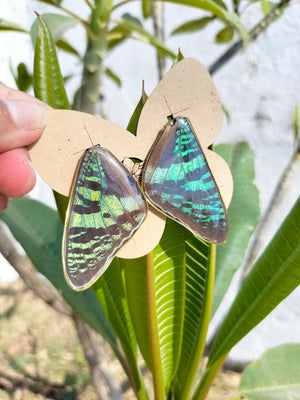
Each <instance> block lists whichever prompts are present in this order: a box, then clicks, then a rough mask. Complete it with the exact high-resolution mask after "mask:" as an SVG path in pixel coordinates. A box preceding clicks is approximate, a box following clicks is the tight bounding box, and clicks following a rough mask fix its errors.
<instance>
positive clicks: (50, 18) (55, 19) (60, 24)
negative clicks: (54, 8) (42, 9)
mask: <svg viewBox="0 0 300 400" xmlns="http://www.w3.org/2000/svg"><path fill="white" fill-rule="evenodd" d="M41 18H42V19H43V21H44V22H45V23H46V24H47V26H48V28H49V30H50V32H51V35H52V39H53V41H54V42H57V41H58V39H60V38H61V36H62V35H63V34H64V33H65V32H66V31H67V30H69V29H70V28H73V27H74V26H75V25H77V24H78V21H76V20H75V19H73V18H70V17H66V16H65V15H61V14H52V13H46V14H42V15H41ZM38 29H39V21H38V19H36V20H35V21H34V23H33V24H32V26H31V29H30V36H31V41H32V44H33V46H35V43H36V37H37V34H38Z"/></svg>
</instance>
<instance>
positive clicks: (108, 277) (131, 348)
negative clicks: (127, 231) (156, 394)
mask: <svg viewBox="0 0 300 400" xmlns="http://www.w3.org/2000/svg"><path fill="white" fill-rule="evenodd" d="M93 288H94V290H95V293H96V296H97V297H98V299H99V302H100V304H101V305H102V307H103V309H104V311H105V313H106V316H107V318H108V319H109V321H110V323H111V325H112V327H113V329H114V331H115V332H116V334H117V336H118V339H119V340H120V343H121V346H122V349H123V351H124V353H125V355H126V359H127V361H128V364H129V367H130V371H131V372H130V373H129V374H128V377H129V379H130V380H131V384H132V385H133V388H134V390H135V392H136V393H139V394H140V396H141V397H140V398H141V399H142V398H145V399H146V391H145V388H144V385H143V381H142V374H141V372H140V369H139V367H138V363H137V349H136V338H135V334H134V330H133V327H132V323H131V319H130V314H129V310H128V304H127V300H126V297H125V290H124V285H123V278H122V270H121V265H120V262H119V259H118V258H117V257H115V258H114V259H113V261H112V263H111V264H110V266H109V268H108V269H107V270H106V271H105V273H104V274H103V275H102V276H101V277H100V278H99V279H98V280H97V281H96V282H95V284H94V285H93Z"/></svg>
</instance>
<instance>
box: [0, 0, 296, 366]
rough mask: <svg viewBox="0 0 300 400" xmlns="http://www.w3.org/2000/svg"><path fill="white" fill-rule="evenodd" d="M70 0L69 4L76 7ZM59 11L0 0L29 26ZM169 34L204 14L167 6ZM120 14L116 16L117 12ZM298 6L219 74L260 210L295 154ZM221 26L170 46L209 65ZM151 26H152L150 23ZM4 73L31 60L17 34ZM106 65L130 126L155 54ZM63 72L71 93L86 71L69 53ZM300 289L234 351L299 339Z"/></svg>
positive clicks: (135, 48)
mask: <svg viewBox="0 0 300 400" xmlns="http://www.w3.org/2000/svg"><path fill="white" fill-rule="evenodd" d="M74 3H75V2H74V1H71V0H68V1H66V2H65V4H66V6H68V5H70V7H74V6H73V4H74ZM76 7H78V8H77V9H76V10H75V11H77V12H78V14H80V15H81V16H84V15H85V14H86V12H87V9H86V6H85V4H84V2H79V1H78V2H77V6H76ZM34 10H36V11H38V12H40V13H43V12H55V10H54V9H53V8H51V7H49V6H46V5H44V4H42V3H39V2H36V1H32V0H2V1H1V3H0V18H4V19H7V20H11V21H15V22H17V23H19V24H21V25H22V26H24V27H26V28H29V27H30V24H31V22H32V21H33V19H34V14H33V11H34ZM165 11H166V13H165V14H166V31H167V36H168V35H169V33H170V32H171V31H172V29H173V28H174V27H176V26H177V25H179V24H180V23H182V22H185V21H187V20H189V19H195V18H198V17H200V16H201V15H202V13H201V12H200V11H197V10H196V9H192V8H187V7H180V6H175V5H172V4H167V5H166V7H165ZM123 12H130V13H132V14H134V15H135V16H137V17H139V16H140V6H139V3H138V2H132V3H130V4H128V5H127V6H126V7H123V8H121V9H119V10H118V15H121V14H122V13H123ZM115 17H117V14H116V15H115ZM260 18H261V14H260V10H259V4H255V5H253V6H252V7H249V9H248V10H247V11H246V13H245V15H244V22H245V24H246V25H247V27H249V28H250V27H252V26H253V25H254V24H255V23H256V22H257V21H258V20H259V19H260ZM299 19H300V7H299V3H298V4H296V3H295V2H294V5H293V6H291V7H289V8H288V9H287V10H286V12H285V14H284V16H283V17H282V18H281V19H279V20H278V21H277V22H276V23H274V24H273V25H272V26H271V27H270V28H269V29H268V30H267V32H266V33H263V34H262V35H261V36H260V37H259V38H258V39H257V40H256V41H255V42H254V43H251V44H250V45H249V47H248V48H247V49H246V51H245V52H241V53H239V54H238V55H237V56H235V57H234V58H233V59H232V60H231V61H230V62H228V63H227V65H226V66H225V67H223V68H222V69H221V70H220V71H219V72H217V73H216V74H215V76H214V81H215V84H216V86H217V89H218V92H219V95H220V97H221V100H222V102H223V103H224V105H225V107H226V108H227V109H228V111H229V112H230V116H231V122H230V123H227V122H226V121H225V123H224V127H223V130H222V133H221V135H220V137H219V140H218V142H234V143H236V142H239V141H241V140H246V141H248V142H249V143H250V145H251V147H252V149H253V150H254V151H255V166H256V184H257V186H258V188H259V190H260V203H261V208H262V212H264V210H265V209H266V207H267V204H268V201H269V199H270V196H271V194H272V191H273V190H274V187H275V185H276V182H277V181H278V178H279V176H280V174H281V173H282V171H283V169H284V168H285V166H286V164H287V163H288V160H289V158H290V156H291V154H292V151H293V135H292V129H291V122H292V115H293V109H294V106H295V105H296V104H297V102H298V103H299V100H300V98H299V91H300V74H299V71H300V46H299V38H300V24H299ZM217 25H218V23H216V24H214V25H211V26H210V27H209V28H208V29H206V30H205V31H203V33H201V34H199V33H195V34H193V35H189V36H184V35H182V36H178V37H175V38H171V39H170V38H168V39H167V45H169V46H170V47H171V48H172V49H173V50H174V51H176V50H177V48H178V47H180V49H181V51H182V53H183V54H184V56H185V57H194V58H196V59H198V60H199V61H201V62H202V63H203V64H204V65H206V66H207V67H208V66H209V65H210V64H211V63H212V62H213V61H214V60H215V59H216V57H217V56H218V55H220V54H222V52H223V51H225V50H226V48H227V46H226V45H222V46H220V45H215V44H214V42H213V35H212V34H213V32H215V30H216V27H217ZM146 26H147V27H148V28H149V29H151V23H150V22H147V23H146ZM67 37H68V39H69V40H70V41H71V42H72V43H73V44H76V45H78V46H79V48H81V51H83V49H84V42H83V39H82V38H83V37H84V36H82V28H80V27H78V28H76V29H74V30H72V32H69V34H68V35H67ZM0 54H1V60H0V77H1V80H2V82H4V83H6V84H8V85H11V86H13V80H12V79H11V77H10V73H9V69H8V62H9V59H11V60H12V63H13V65H14V66H15V67H16V65H17V64H18V63H19V62H20V61H25V62H27V63H28V64H29V65H31V64H32V49H31V43H30V40H29V39H28V38H27V37H26V35H23V34H20V33H0ZM107 65H108V66H111V68H112V69H113V70H114V71H115V72H116V73H117V74H118V75H119V76H120V77H121V79H122V81H123V86H122V89H121V90H120V89H118V88H116V87H115V85H114V84H113V83H111V82H110V81H106V82H105V84H104V88H105V93H106V101H107V110H108V113H109V117H110V119H111V120H112V121H113V122H115V123H117V124H119V125H122V126H123V127H126V125H127V122H128V120H129V118H130V115H131V113H132V111H133V109H134V107H135V105H136V103H137V101H138V99H139V97H140V91H141V82H142V80H143V79H144V80H145V87H146V91H147V92H148V93H150V92H151V91H152V89H153V88H154V87H155V85H156V83H157V71H156V64H155V58H154V51H153V50H152V49H151V48H150V47H147V46H145V45H144V44H140V43H138V42H133V41H130V42H128V43H127V44H125V45H124V46H123V47H122V49H119V50H118V51H116V52H114V53H112V54H111V55H109V56H108V58H107ZM63 70H64V72H65V73H67V72H68V71H72V72H74V71H75V72H76V73H77V74H78V78H77V79H74V80H73V82H70V85H69V90H70V93H72V92H73V91H74V90H75V88H76V85H77V83H78V81H79V76H80V71H81V68H80V66H79V65H74V59H73V58H72V57H69V56H66V57H63ZM299 185H300V171H299V168H298V172H297V173H295V177H294V179H293V181H292V182H291V185H290V191H289V193H287V195H286V197H285V199H284V201H283V204H282V205H281V207H280V209H279V210H278V215H277V217H276V219H274V222H273V224H272V226H270V231H269V233H268V235H267V236H266V238H265V242H266V243H267V242H268V241H269V239H270V238H271V237H272V235H273V233H274V232H275V231H276V229H277V228H278V226H279V225H280V223H281V221H282V220H283V219H284V217H285V215H286V214H287V213H288V211H289V210H290V208H291V206H292V204H293V203H294V201H295V200H296V198H297V196H298V195H299V187H300V186H299ZM32 194H33V196H34V197H36V198H39V199H41V200H42V201H45V202H46V203H47V204H50V205H53V204H54V203H53V200H52V198H51V191H50V190H49V189H48V188H47V187H46V186H45V185H43V184H42V183H39V185H38V186H37V187H36V188H35V189H34V191H33V193H32ZM7 274H8V272H7V269H5V272H4V268H3V262H1V260H0V280H1V279H2V280H3V279H7ZM299 306H300V290H299V288H298V290H296V291H295V292H294V293H293V294H292V295H291V296H290V297H289V298H288V299H286V301H285V302H283V303H282V304H281V305H280V306H279V307H278V308H277V309H276V310H275V311H274V312H273V313H272V314H271V315H270V316H269V317H268V318H267V319H266V320H265V321H263V322H262V323H261V324H260V325H259V326H258V327H257V328H256V329H255V330H254V331H253V332H252V333H250V334H249V335H248V336H247V337H246V338H245V339H244V340H243V341H242V342H241V343H240V344H238V345H237V346H236V347H235V349H234V350H233V352H232V357H234V358H237V359H251V358H255V357H256V356H258V355H259V354H260V353H261V352H262V351H264V350H265V349H266V348H269V347H272V346H274V345H276V344H279V343H282V342H290V341H299V337H300V322H299V321H300V315H299V313H300V311H299V310H300V307H299Z"/></svg>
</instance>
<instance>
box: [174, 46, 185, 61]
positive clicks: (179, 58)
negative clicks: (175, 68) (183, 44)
mask: <svg viewBox="0 0 300 400" xmlns="http://www.w3.org/2000/svg"><path fill="white" fill-rule="evenodd" d="M183 59H184V55H183V54H182V53H181V50H180V49H178V54H177V56H176V59H175V61H174V64H177V63H179V62H180V61H181V60H183Z"/></svg>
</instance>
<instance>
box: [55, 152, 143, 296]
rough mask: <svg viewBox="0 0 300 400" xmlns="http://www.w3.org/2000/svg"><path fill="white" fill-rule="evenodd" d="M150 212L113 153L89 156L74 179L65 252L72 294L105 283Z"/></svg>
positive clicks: (65, 238)
mask: <svg viewBox="0 0 300 400" xmlns="http://www.w3.org/2000/svg"><path fill="white" fill-rule="evenodd" d="M146 212H147V205H146V201H145V199H144V197H143V195H142V193H141V191H140V189H139V187H138V185H137V183H136V182H135V180H134V179H133V177H132V176H131V175H130V173H129V172H128V171H127V169H126V168H125V167H124V166H123V165H122V164H121V163H120V162H119V161H118V160H117V159H116V158H115V157H114V156H113V155H112V154H111V153H110V152H109V151H108V150H105V149H103V148H101V147H97V146H95V147H91V148H90V149H88V150H86V152H85V154H84V156H83V157H82V159H81V163H80V164H79V166H78V169H77V173H76V174H75V177H74V182H73V190H72V194H71V196H70V201H69V207H68V211H67V217H66V223H65V230H64V240H63V248H62V254H63V264H64V272H65V276H66V279H67V282H68V283H69V285H70V286H71V288H72V289H74V290H84V289H87V288H88V287H90V286H91V285H92V284H93V283H94V282H95V281H96V280H97V278H99V276H100V275H101V274H102V273H103V272H104V271H105V270H106V268H107V267H108V266H109V264H110V262H111V260H112V258H113V256H114V254H115V253H116V251H117V250H118V249H119V248H120V247H121V246H122V245H123V244H124V243H125V242H126V241H127V240H129V239H130V238H131V236H132V235H133V233H134V232H135V231H136V230H137V229H138V228H139V226H140V225H141V224H142V222H143V220H144V219H145V216H146Z"/></svg>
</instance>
